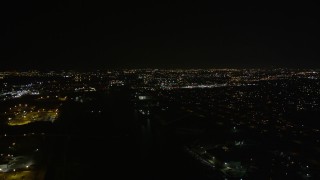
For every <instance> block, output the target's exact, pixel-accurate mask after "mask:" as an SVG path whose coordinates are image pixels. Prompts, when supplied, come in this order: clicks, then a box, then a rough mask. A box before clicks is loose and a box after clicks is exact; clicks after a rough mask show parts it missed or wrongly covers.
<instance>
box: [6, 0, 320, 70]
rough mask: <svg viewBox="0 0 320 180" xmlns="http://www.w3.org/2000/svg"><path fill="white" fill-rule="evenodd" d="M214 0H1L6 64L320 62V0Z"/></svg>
mask: <svg viewBox="0 0 320 180" xmlns="http://www.w3.org/2000/svg"><path fill="white" fill-rule="evenodd" d="M210 2H211V3H208V2H205V1H202V2H201V3H200V2H199V1H186V0H184V1H164V0H163V1H151V0H150V1H145V2H137V1H131V2H130V3H128V2H126V1H107V0H106V1H104V3H101V2H99V3H95V2H94V1H93V0H91V1H89V0H88V1H81V0H60V1H59V0H42V1H31V0H24V1H14V0H12V1H11V0H10V1H9V2H1V4H0V8H1V9H0V13H1V22H0V23H1V24H0V27H1V28H0V33H1V36H0V45H1V50H0V58H1V67H0V69H1V70H29V69H44V70H53V69H76V70H77V69H79V70H80V69H81V70H83V69H84V70H94V69H113V68H228V67H230V68H256V67H266V68H273V67H289V68H320V61H319V58H320V54H319V40H320V38H319V32H320V25H319V23H320V22H319V18H318V16H319V13H318V12H319V7H318V6H316V5H314V4H290V3H289V4H259V5H256V4H232V3H233V2H231V1H230V2H227V3H224V4H218V3H213V2H214V1H210ZM75 62H76V63H75Z"/></svg>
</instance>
